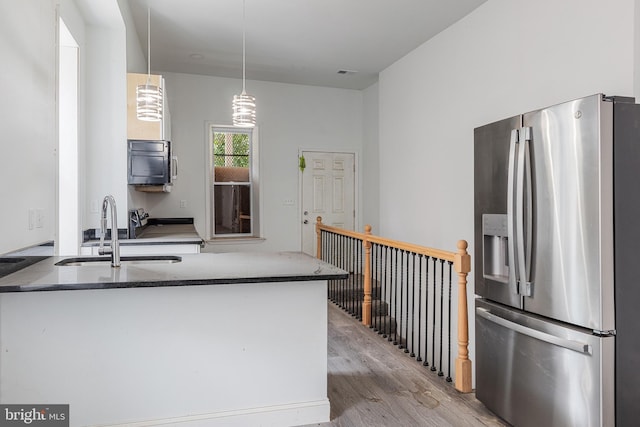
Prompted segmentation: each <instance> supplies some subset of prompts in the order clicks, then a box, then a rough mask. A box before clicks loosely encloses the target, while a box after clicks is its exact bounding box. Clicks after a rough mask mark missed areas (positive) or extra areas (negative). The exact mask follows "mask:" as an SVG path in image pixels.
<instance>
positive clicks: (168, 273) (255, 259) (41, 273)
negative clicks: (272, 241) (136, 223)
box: [0, 252, 348, 293]
mask: <svg viewBox="0 0 640 427" xmlns="http://www.w3.org/2000/svg"><path fill="white" fill-rule="evenodd" d="M94 258H95V257H94ZM180 258H181V259H182V260H181V262H177V263H163V262H149V263H133V262H131V263H129V262H127V261H124V262H123V263H122V266H121V267H119V268H113V267H111V265H110V263H109V262H108V261H104V262H98V263H91V264H92V265H84V266H57V265H55V264H56V263H58V262H59V261H61V260H63V259H66V257H48V258H46V259H42V260H40V261H39V262H35V263H34V264H32V265H30V266H28V267H26V268H24V269H21V270H19V271H16V272H14V273H11V274H8V275H7V276H5V277H3V278H0V293H5V292H34V291H60V290H87V289H115V288H154V287H164V286H196V285H221V284H236V283H238V284H239V283H261V282H292V281H311V280H331V279H344V278H347V277H348V274H347V272H346V271H344V270H342V269H339V268H337V267H334V266H332V265H330V264H328V263H325V262H323V261H320V260H318V259H317V258H314V257H312V256H310V255H307V254H303V253H301V252H275V253H274V252H248V253H245V252H242V253H240V252H237V253H219V254H214V253H202V254H190V255H180Z"/></svg>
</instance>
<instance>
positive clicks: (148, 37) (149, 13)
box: [147, 7, 151, 84]
mask: <svg viewBox="0 0 640 427" xmlns="http://www.w3.org/2000/svg"><path fill="white" fill-rule="evenodd" d="M150 81H151V8H150V7H148V8H147V84H149V82H150Z"/></svg>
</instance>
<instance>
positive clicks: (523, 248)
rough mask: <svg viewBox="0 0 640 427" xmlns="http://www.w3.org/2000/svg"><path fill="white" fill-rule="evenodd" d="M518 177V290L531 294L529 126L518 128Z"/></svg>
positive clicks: (521, 292)
mask: <svg viewBox="0 0 640 427" xmlns="http://www.w3.org/2000/svg"><path fill="white" fill-rule="evenodd" d="M518 136H519V144H518V145H519V146H520V148H519V153H518V177H517V183H516V185H517V193H516V194H517V196H516V199H517V200H516V218H517V222H516V234H517V237H516V245H517V246H516V247H517V251H518V255H517V256H518V279H519V287H518V291H519V293H520V295H524V296H531V282H530V281H529V278H530V270H531V232H532V221H533V219H532V213H533V207H532V183H531V155H530V151H529V150H530V144H529V142H530V141H531V128H530V127H523V128H520V131H519V133H518Z"/></svg>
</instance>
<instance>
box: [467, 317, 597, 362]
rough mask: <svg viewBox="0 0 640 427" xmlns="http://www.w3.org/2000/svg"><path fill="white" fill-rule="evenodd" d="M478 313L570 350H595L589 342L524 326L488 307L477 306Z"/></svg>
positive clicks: (588, 352)
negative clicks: (492, 311) (495, 312)
mask: <svg viewBox="0 0 640 427" xmlns="http://www.w3.org/2000/svg"><path fill="white" fill-rule="evenodd" d="M476 314H477V315H478V316H480V317H482V318H483V319H486V320H488V321H490V322H493V323H495V324H496V325H500V326H502V327H505V328H507V329H511V330H512V331H514V332H517V333H520V334H522V335H526V336H528V337H531V338H534V339H537V340H540V341H544V342H546V343H549V344H553V345H556V346H558V347H563V348H566V349H568V350H573V351H576V352H578V353H583V354H588V355H592V354H593V350H592V348H591V346H590V345H589V344H585V343H582V342H579V341H573V340H568V339H565V338H560V337H557V336H555V335H551V334H548V333H546V332H542V331H538V330H537V329H532V328H529V327H526V326H523V325H521V324H519V323H516V322H512V321H511V320H507V319H505V318H504V317H500V316H497V315H495V314H493V313H491V312H490V311H489V310H487V309H486V308H482V307H477V308H476Z"/></svg>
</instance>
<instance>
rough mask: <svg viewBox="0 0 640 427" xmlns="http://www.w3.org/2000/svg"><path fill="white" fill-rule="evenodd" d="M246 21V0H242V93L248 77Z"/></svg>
mask: <svg viewBox="0 0 640 427" xmlns="http://www.w3.org/2000/svg"><path fill="white" fill-rule="evenodd" d="M245 32H246V22H245V0H242V93H243V94H244V93H245V84H244V81H245V78H246V59H245V58H246V53H245V50H246V47H245V44H246V43H245V39H246V35H245Z"/></svg>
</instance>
